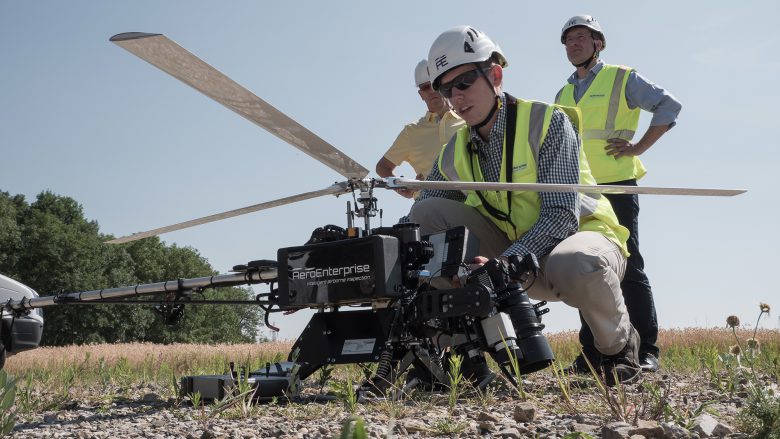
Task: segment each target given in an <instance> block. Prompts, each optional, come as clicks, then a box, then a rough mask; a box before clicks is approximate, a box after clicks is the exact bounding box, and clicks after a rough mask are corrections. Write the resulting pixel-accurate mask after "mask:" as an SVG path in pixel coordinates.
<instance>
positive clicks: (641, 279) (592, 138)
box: [555, 15, 681, 373]
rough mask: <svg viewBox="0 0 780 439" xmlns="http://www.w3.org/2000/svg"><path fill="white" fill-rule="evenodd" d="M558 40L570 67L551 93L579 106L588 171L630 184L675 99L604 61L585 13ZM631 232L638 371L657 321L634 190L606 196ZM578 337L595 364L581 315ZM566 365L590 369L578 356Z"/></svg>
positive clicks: (629, 276)
mask: <svg viewBox="0 0 780 439" xmlns="http://www.w3.org/2000/svg"><path fill="white" fill-rule="evenodd" d="M561 43H563V44H564V45H565V46H566V56H567V57H568V59H569V62H571V63H572V64H573V65H574V67H576V68H577V70H576V71H575V72H574V73H573V74H572V75H571V76H570V77H569V79H568V83H567V84H566V85H565V86H564V87H563V88H562V89H561V90H560V91H559V92H558V95H557V96H556V97H555V103H557V104H561V105H566V106H571V107H574V106H576V107H578V108H579V109H580V111H581V112H582V118H583V120H582V125H583V126H582V127H581V128H582V129H583V136H582V140H583V149H584V150H585V155H586V156H587V158H588V162H589V164H590V168H591V173H592V174H593V177H594V178H595V179H596V182H597V183H598V184H613V185H630V186H636V182H637V180H639V179H640V178H642V176H644V175H645V173H646V171H645V168H644V166H643V165H642V162H641V161H640V160H639V155H641V154H642V153H644V152H645V151H647V150H648V149H650V147H651V146H653V144H654V143H655V142H656V141H657V140H658V139H659V138H660V137H661V136H663V134H664V133H666V132H667V131H668V130H669V129H671V128H672V127H673V126H674V125H675V120H676V119H677V115H678V114H679V112H680V108H681V105H680V103H679V102H678V101H677V100H676V99H675V98H674V96H672V95H671V94H669V93H668V92H666V91H665V90H664V89H663V88H661V87H659V86H657V85H656V84H653V83H652V82H650V81H648V80H647V79H645V78H644V77H642V76H641V75H640V74H639V73H637V72H636V71H635V70H634V69H632V68H630V67H625V66H617V65H610V64H605V63H604V62H603V61H602V60H601V59H599V53H600V52H601V51H602V50H604V49H605V48H606V46H607V41H606V38H605V37H604V32H603V31H602V28H601V25H600V24H599V22H598V21H596V19H595V18H593V17H592V16H590V15H576V16H574V17H572V18H570V19H569V20H567V21H566V23H565V24H564V25H563V29H562V30H561ZM640 110H645V111H649V112H651V113H653V119H652V121H651V122H650V127H649V128H648V129H647V131H646V132H645V134H644V135H642V137H641V139H640V140H639V141H638V142H633V141H632V139H633V138H634V133H635V131H636V129H637V126H638V123H639V112H640ZM606 197H607V198H608V199H609V201H610V203H611V204H612V208H613V209H614V211H615V214H616V215H617V217H618V220H619V221H620V224H621V225H623V226H625V227H627V228H628V230H629V232H630V236H629V239H628V242H627V245H628V251H629V253H630V254H631V256H630V257H629V258H628V264H627V267H626V274H625V276H624V277H623V281H622V282H621V284H620V287H621V290H622V291H623V298H624V300H625V303H626V308H628V314H629V316H630V318H631V323H632V324H633V325H634V327H635V328H636V330H637V331H638V332H639V336H640V338H641V344H640V346H639V360H640V365H641V366H642V370H644V371H648V372H654V371H656V370H658V353H659V351H658V347H657V346H656V344H655V343H656V340H657V338H658V321H657V318H656V313H655V304H654V302H653V293H652V291H651V289H650V281H649V280H648V279H647V275H646V274H645V272H644V260H643V259H642V255H641V254H640V253H639V220H638V217H639V197H638V195H606ZM580 342H581V343H582V345H583V352H584V353H585V355H586V356H587V357H588V359H589V360H590V361H591V362H592V363H594V364H598V362H599V354H598V351H597V350H596V349H595V348H594V346H593V335H592V333H591V330H590V328H589V327H588V325H587V323H586V322H585V320H583V321H582V329H581V330H580ZM572 370H573V371H575V372H583V373H589V372H588V371H589V369H588V367H587V365H586V364H585V360H584V358H583V357H582V355H580V356H578V357H577V359H576V360H575V362H574V364H573V366H572Z"/></svg>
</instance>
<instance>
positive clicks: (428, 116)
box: [424, 110, 457, 122]
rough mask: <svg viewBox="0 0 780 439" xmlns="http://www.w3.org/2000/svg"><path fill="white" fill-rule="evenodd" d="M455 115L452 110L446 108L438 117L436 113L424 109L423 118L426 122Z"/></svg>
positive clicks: (439, 120)
mask: <svg viewBox="0 0 780 439" xmlns="http://www.w3.org/2000/svg"><path fill="white" fill-rule="evenodd" d="M456 116H457V115H456V114H455V113H454V112H453V111H452V110H448V111H447V112H446V113H444V114H443V115H442V116H441V117H439V115H438V114H436V113H431V112H430V111H426V112H425V117H424V119H425V121H426V122H441V121H443V120H445V119H451V118H453V117H456Z"/></svg>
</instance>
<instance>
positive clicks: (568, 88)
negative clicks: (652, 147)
mask: <svg viewBox="0 0 780 439" xmlns="http://www.w3.org/2000/svg"><path fill="white" fill-rule="evenodd" d="M632 70H633V69H631V68H630V67H625V66H614V65H610V64H604V66H603V67H602V68H601V70H600V71H599V73H598V74H597V75H596V77H595V78H594V79H593V82H592V83H591V84H590V86H589V87H588V89H587V90H586V91H585V94H584V95H583V96H582V98H580V101H579V102H575V101H574V84H566V85H565V86H564V87H563V88H562V89H561V90H560V91H559V92H558V95H557V96H556V97H555V103H556V104H560V105H565V106H570V107H575V106H576V107H577V108H579V109H580V111H581V112H582V144H583V149H584V150H585V155H586V156H587V157H588V162H590V168H591V172H592V173H593V177H594V178H595V179H596V182H598V183H612V182H615V181H623V180H629V179H637V180H638V179H640V178H642V177H643V176H644V175H645V174H646V173H647V170H646V169H645V167H644V165H642V162H641V161H640V160H639V157H636V156H633V157H628V156H623V157H620V158H619V159H615V158H614V157H613V156H610V155H607V153H606V151H605V150H604V147H606V146H607V139H612V138H620V139H625V140H631V139H633V138H634V134H635V133H636V129H637V126H638V125H639V112H640V109H639V107H637V108H634V109H633V110H632V109H630V108H628V103H627V102H626V82H627V81H628V75H629V73H631V71H632Z"/></svg>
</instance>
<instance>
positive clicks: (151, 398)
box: [141, 393, 162, 402]
mask: <svg viewBox="0 0 780 439" xmlns="http://www.w3.org/2000/svg"><path fill="white" fill-rule="evenodd" d="M161 400H162V398H160V395H158V394H156V393H147V394H145V395H144V396H143V397H142V398H141V401H143V402H158V401H161Z"/></svg>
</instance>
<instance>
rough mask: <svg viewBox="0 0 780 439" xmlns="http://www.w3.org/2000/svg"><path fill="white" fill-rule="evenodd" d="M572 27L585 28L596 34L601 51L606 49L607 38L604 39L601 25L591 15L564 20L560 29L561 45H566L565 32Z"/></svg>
mask: <svg viewBox="0 0 780 439" xmlns="http://www.w3.org/2000/svg"><path fill="white" fill-rule="evenodd" d="M573 27H587V28H588V29H590V30H592V31H594V32H596V33H597V34H598V35H599V36H600V37H601V43H602V44H601V50H604V49H606V48H607V38H606V37H604V30H602V29H601V25H600V24H599V22H598V21H596V19H595V18H593V16H592V15H575V16H574V17H571V18H570V19H568V20H566V23H564V24H563V29H561V44H566V31H568V30H569V29H571V28H573Z"/></svg>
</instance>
